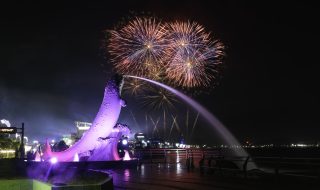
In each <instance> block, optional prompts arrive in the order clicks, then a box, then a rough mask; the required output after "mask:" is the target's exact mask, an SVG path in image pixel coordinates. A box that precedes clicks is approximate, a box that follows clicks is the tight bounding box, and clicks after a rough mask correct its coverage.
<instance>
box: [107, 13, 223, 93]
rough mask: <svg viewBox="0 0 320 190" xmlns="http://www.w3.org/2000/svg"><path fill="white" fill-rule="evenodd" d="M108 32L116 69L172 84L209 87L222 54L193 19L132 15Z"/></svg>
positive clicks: (109, 47)
mask: <svg viewBox="0 0 320 190" xmlns="http://www.w3.org/2000/svg"><path fill="white" fill-rule="evenodd" d="M109 33H110V38H109V43H108V51H109V53H110V55H111V58H112V62H113V63H114V65H115V69H116V70H117V72H119V73H121V74H129V75H136V76H143V77H148V78H150V79H153V80H157V81H170V82H171V83H172V84H173V85H174V86H180V87H185V88H196V87H206V86H209V84H210V82H212V80H213V79H214V78H215V75H216V73H217V70H216V68H217V65H219V64H220V63H221V61H222V58H223V56H224V46H223V44H222V43H220V42H219V41H218V40H213V39H212V38H211V37H210V33H207V32H206V31H205V29H204V27H203V26H201V25H199V24H197V23H196V22H178V21H176V22H172V23H161V22H158V21H157V20H156V19H154V18H138V17H136V18H135V19H133V20H131V21H130V22H129V23H128V24H127V25H125V26H124V27H122V28H120V29H119V30H111V31H110V32H109Z"/></svg>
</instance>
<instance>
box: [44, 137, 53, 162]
mask: <svg viewBox="0 0 320 190" xmlns="http://www.w3.org/2000/svg"><path fill="white" fill-rule="evenodd" d="M51 155H52V150H51V146H50V144H49V142H48V139H46V146H45V151H44V154H43V158H44V159H45V160H47V159H48V158H50V157H51Z"/></svg>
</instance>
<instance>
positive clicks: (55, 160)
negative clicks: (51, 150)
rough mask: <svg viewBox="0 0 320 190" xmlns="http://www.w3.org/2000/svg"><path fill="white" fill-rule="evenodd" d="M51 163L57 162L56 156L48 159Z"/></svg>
mask: <svg viewBox="0 0 320 190" xmlns="http://www.w3.org/2000/svg"><path fill="white" fill-rule="evenodd" d="M50 162H51V164H56V163H57V162H58V159H57V158H56V157H52V158H51V159H50Z"/></svg>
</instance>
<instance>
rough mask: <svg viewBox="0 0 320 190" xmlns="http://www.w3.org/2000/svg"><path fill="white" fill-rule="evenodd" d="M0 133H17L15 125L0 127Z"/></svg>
mask: <svg viewBox="0 0 320 190" xmlns="http://www.w3.org/2000/svg"><path fill="white" fill-rule="evenodd" d="M0 133H8V134H14V133H17V128H16V127H0Z"/></svg>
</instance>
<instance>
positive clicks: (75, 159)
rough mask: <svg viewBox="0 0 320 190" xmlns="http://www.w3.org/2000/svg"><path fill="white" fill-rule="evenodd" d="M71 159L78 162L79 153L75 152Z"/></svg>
mask: <svg viewBox="0 0 320 190" xmlns="http://www.w3.org/2000/svg"><path fill="white" fill-rule="evenodd" d="M73 161H74V162H79V155H78V153H76V154H75V155H74V158H73Z"/></svg>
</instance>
